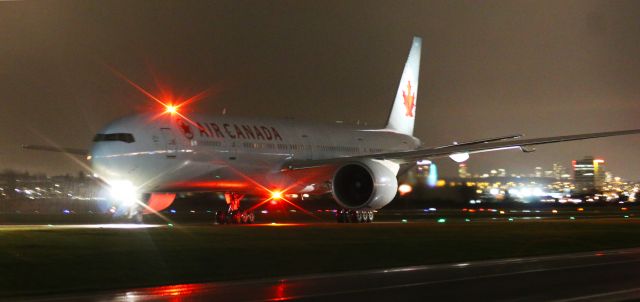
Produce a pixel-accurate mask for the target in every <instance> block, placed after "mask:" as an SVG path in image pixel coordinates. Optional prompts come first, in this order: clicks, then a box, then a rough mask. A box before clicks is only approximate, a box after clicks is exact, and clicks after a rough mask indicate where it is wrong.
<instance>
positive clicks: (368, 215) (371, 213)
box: [367, 211, 373, 223]
mask: <svg viewBox="0 0 640 302" xmlns="http://www.w3.org/2000/svg"><path fill="white" fill-rule="evenodd" d="M367 222H369V223H371V222H373V211H369V212H368V213H367Z"/></svg>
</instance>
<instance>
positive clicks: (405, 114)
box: [386, 37, 422, 135]
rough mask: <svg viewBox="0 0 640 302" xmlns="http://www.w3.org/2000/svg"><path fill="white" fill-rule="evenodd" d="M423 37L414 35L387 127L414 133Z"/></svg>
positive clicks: (405, 132) (409, 133) (401, 131)
mask: <svg viewBox="0 0 640 302" xmlns="http://www.w3.org/2000/svg"><path fill="white" fill-rule="evenodd" d="M421 51H422V38H420V37H413V43H412V44H411V51H410V52H409V57H408V58H407V63H406V64H405V65H404V71H403V72H402V78H400V85H399V86H398V92H396V98H395V100H394V101H393V106H392V107H391V114H389V121H388V122H387V127H386V128H387V129H390V130H394V131H396V132H400V133H404V134H408V135H413V124H414V121H415V119H416V116H415V115H416V114H415V112H416V101H417V100H418V76H419V74H420V53H421Z"/></svg>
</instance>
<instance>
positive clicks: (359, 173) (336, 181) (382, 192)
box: [332, 160, 398, 209]
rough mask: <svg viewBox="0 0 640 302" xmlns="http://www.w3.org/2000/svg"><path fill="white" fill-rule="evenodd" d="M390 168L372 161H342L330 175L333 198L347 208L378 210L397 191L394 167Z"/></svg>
mask: <svg viewBox="0 0 640 302" xmlns="http://www.w3.org/2000/svg"><path fill="white" fill-rule="evenodd" d="M392 169H393V168H392V167H387V166H386V165H383V164H382V163H380V162H378V161H375V160H364V161H359V162H353V163H348V164H345V165H343V166H341V167H340V168H338V169H337V170H336V172H335V174H334V176H333V182H332V186H333V187H332V192H333V197H334V199H335V200H336V202H337V203H338V204H339V205H340V206H342V207H344V208H346V209H362V208H367V209H380V208H382V207H384V206H385V205H387V204H388V203H389V202H391V201H392V200H393V198H394V197H395V196H396V192H397V191H398V181H397V179H396V172H397V169H396V171H393V170H392Z"/></svg>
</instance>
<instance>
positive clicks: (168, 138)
mask: <svg viewBox="0 0 640 302" xmlns="http://www.w3.org/2000/svg"><path fill="white" fill-rule="evenodd" d="M160 132H161V133H162V139H163V140H164V143H165V150H166V151H167V158H176V155H177V154H178V141H177V140H176V137H175V135H174V134H173V131H171V128H160Z"/></svg>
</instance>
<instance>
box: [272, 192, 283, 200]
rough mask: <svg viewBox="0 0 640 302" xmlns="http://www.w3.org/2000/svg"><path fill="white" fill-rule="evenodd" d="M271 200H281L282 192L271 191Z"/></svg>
mask: <svg viewBox="0 0 640 302" xmlns="http://www.w3.org/2000/svg"><path fill="white" fill-rule="evenodd" d="M271 199H273V200H280V199H282V192H280V191H273V192H271Z"/></svg>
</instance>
